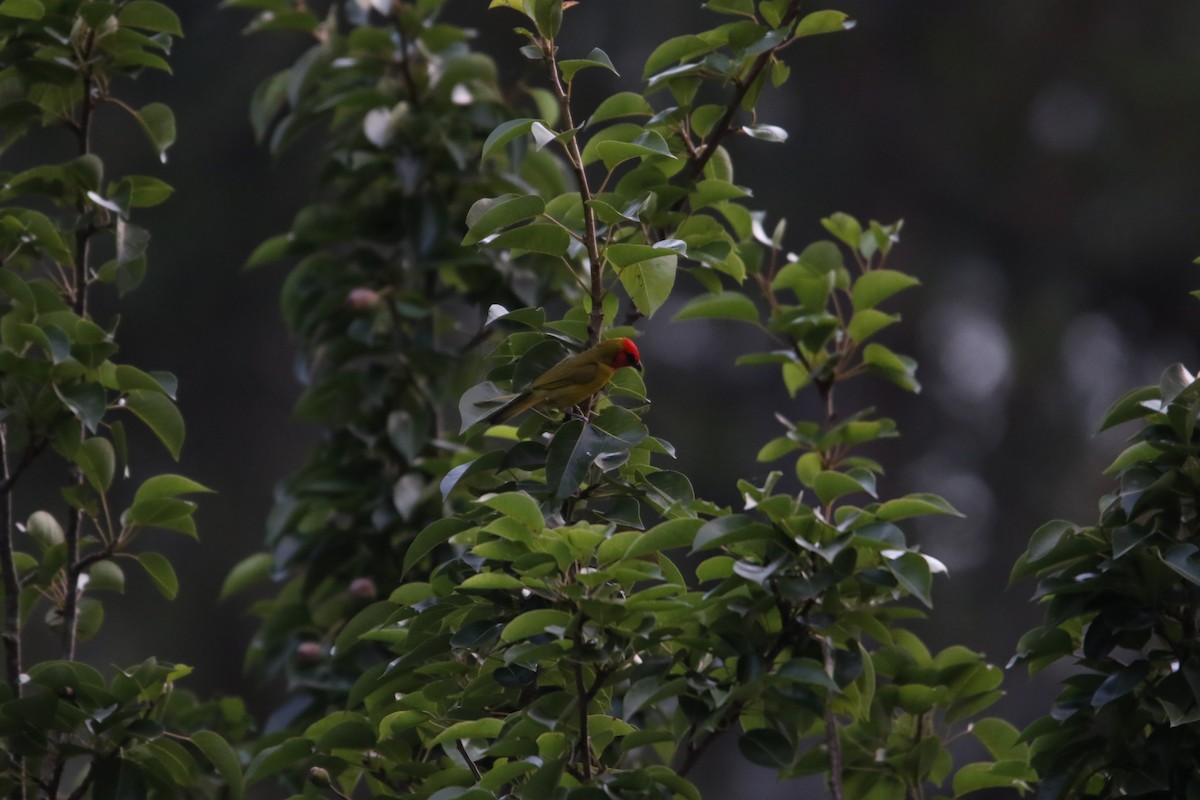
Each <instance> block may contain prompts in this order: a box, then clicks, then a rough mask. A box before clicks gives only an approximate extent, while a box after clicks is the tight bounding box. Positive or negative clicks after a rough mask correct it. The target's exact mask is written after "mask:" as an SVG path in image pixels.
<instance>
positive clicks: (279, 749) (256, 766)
mask: <svg viewBox="0 0 1200 800" xmlns="http://www.w3.org/2000/svg"><path fill="white" fill-rule="evenodd" d="M312 749H313V745H312V742H311V741H310V740H308V739H305V738H303V737H299V736H297V737H293V738H291V739H287V740H285V741H284V742H282V743H281V744H277V745H275V746H273V747H268V748H266V749H265V750H263V751H261V752H260V753H259V754H258V755H256V756H255V757H254V758H253V759H252V760H251V761H250V764H249V766H247V767H246V776H245V782H246V783H247V784H252V783H256V782H258V781H260V780H262V779H263V778H267V777H270V776H271V775H274V774H276V773H278V772H281V771H282V770H284V769H287V768H288V767H290V766H292V765H293V764H295V763H296V762H298V761H301V760H303V759H306V758H308V757H309V756H310V755H312Z"/></svg>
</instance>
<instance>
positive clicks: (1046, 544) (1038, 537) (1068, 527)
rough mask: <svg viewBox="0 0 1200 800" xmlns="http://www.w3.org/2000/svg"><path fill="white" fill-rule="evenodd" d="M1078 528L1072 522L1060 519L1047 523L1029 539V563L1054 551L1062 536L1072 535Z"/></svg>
mask: <svg viewBox="0 0 1200 800" xmlns="http://www.w3.org/2000/svg"><path fill="white" fill-rule="evenodd" d="M1077 530H1079V528H1078V527H1077V526H1076V525H1075V524H1074V523H1072V522H1067V521H1066V520H1062V519H1055V520H1051V521H1050V522H1047V523H1046V524H1044V525H1042V526H1041V527H1039V528H1038V529H1037V530H1036V531H1034V532H1033V536H1031V537H1030V538H1029V549H1028V551H1027V552H1028V555H1029V560H1030V561H1040V560H1041V559H1043V558H1045V557H1046V556H1048V555H1050V553H1051V552H1053V551H1054V548H1056V547H1058V543H1059V542H1061V541H1062V538H1063V536H1065V535H1066V534H1068V533H1074V532H1075V531H1077Z"/></svg>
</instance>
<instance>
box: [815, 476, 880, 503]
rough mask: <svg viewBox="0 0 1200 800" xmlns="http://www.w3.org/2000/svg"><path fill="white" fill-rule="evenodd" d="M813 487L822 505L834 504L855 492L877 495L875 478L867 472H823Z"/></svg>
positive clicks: (817, 477)
mask: <svg viewBox="0 0 1200 800" xmlns="http://www.w3.org/2000/svg"><path fill="white" fill-rule="evenodd" d="M812 487H813V490H814V491H815V492H816V493H817V498H818V499H819V500H820V501H821V503H822V504H827V503H832V502H833V501H834V500H837V499H839V498H841V497H845V496H846V495H848V494H853V493H854V492H866V493H868V494H870V495H872V496H874V494H875V480H874V477H873V476H872V475H871V474H870V473H869V472H866V471H865V470H860V471H857V472H856V471H853V470H847V471H845V472H838V471H836V470H829V469H826V470H821V471H820V472H819V473H817V476H816V478H814V479H813V483H812Z"/></svg>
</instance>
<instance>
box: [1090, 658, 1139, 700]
mask: <svg viewBox="0 0 1200 800" xmlns="http://www.w3.org/2000/svg"><path fill="white" fill-rule="evenodd" d="M1149 673H1150V662H1149V661H1147V660H1145V659H1138V660H1137V661H1134V662H1133V663H1132V664H1130V665H1128V666H1126V667H1122V668H1121V669H1119V670H1117V671H1116V672H1114V673H1113V674H1112V675H1109V676H1108V677H1107V678H1106V679H1105V680H1104V683H1102V684H1100V686H1099V687H1098V688H1097V689H1096V692H1095V694H1093V695H1092V708H1095V709H1097V710H1099V709H1101V708H1103V707H1104V706H1106V705H1108V704H1109V703H1111V702H1113V701H1114V700H1119V699H1121V698H1122V697H1124V696H1125V695H1127V694H1129V693H1130V692H1132V691H1133V690H1134V689H1136V688H1137V687H1138V686H1139V685H1141V683H1142V682H1143V681H1145V680H1146V676H1147V675H1148V674H1149Z"/></svg>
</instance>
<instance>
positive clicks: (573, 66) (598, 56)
mask: <svg viewBox="0 0 1200 800" xmlns="http://www.w3.org/2000/svg"><path fill="white" fill-rule="evenodd" d="M588 67H601V68H603V69H607V70H608V71H609V72H611V73H613V74H614V75H618V76H619V75H620V73H619V72H617V68H616V67H614V66H613V63H612V59H610V58H609V57H608V54H607V53H605V52H604V51H603V50H601V49H600V48H599V47H593V48H592V52H590V53H588V54H587V56H585V57H584V58H570V59H566V60H564V61H560V62H558V68H559V70H561V71H562V76H563V80H565V81H566V82H567V83H570V82H571V81H572V80H573V79H574V78H575V73H577V72H579V70H581V69H587V68H588Z"/></svg>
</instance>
